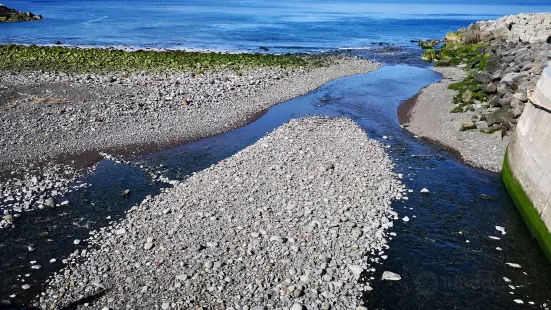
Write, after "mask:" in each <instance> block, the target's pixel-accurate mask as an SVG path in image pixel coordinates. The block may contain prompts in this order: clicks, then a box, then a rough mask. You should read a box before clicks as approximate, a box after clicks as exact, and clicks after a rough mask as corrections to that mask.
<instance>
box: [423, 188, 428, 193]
mask: <svg viewBox="0 0 551 310" xmlns="http://www.w3.org/2000/svg"><path fill="white" fill-rule="evenodd" d="M421 193H422V194H428V193H429V190H428V189H427V188H422V189H421Z"/></svg>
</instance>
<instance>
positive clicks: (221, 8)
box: [0, 0, 551, 53]
mask: <svg viewBox="0 0 551 310" xmlns="http://www.w3.org/2000/svg"><path fill="white" fill-rule="evenodd" d="M4 4H5V5H7V6H8V7H13V8H16V9H18V10H21V11H32V12H34V13H36V14H41V15H43V16H44V18H45V19H44V20H42V21H37V22H29V23H25V22H20V23H3V24H0V43H20V44H40V45H48V44H54V43H56V42H58V41H59V42H62V43H63V44H66V45H78V46H101V47H105V46H116V47H123V48H169V49H196V50H220V51H253V52H255V51H260V49H259V47H261V46H262V47H267V48H269V50H270V52H276V53H280V52H319V51H328V50H335V49H342V48H345V49H346V48H354V49H369V48H371V47H373V46H374V45H377V44H378V43H379V42H385V43H391V44H396V45H399V46H406V45H410V44H411V43H410V40H412V39H413V40H414V39H429V38H441V37H443V36H444V35H445V34H446V32H448V31H451V30H455V29H458V28H460V27H466V26H468V25H469V24H470V23H472V22H475V21H477V20H489V19H496V18H498V17H500V16H503V15H507V14H517V13H521V12H524V13H529V12H541V11H551V1H549V0H532V1H530V0H525V1H518V0H505V1H496V0H490V1H473V0H462V1H454V0H430V1H405V0H385V1H367V0H277V1H274V0H163V1H158V0H132V1H123V0H4Z"/></svg>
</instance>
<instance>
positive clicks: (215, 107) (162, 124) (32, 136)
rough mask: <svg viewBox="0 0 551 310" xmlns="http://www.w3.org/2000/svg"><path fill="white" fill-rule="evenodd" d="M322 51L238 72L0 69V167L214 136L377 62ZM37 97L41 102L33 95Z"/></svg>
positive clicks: (152, 148)
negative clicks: (307, 59) (313, 63)
mask: <svg viewBox="0 0 551 310" xmlns="http://www.w3.org/2000/svg"><path fill="white" fill-rule="evenodd" d="M326 57H327V58H325V59H326V60H327V59H328V60H329V61H330V64H326V65H324V66H322V67H315V68H271V67H267V68H255V69H249V70H247V71H244V72H241V73H240V74H236V73H235V72H234V71H231V70H225V71H220V72H210V71H205V73H203V74H202V75H195V74H193V73H189V72H187V73H179V74H170V75H168V74H164V75H161V74H153V73H145V74H144V73H130V74H128V75H127V76H124V75H122V76H121V75H117V76H115V75H109V74H104V75H101V74H98V75H89V74H51V73H38V72H33V73H27V72H13V71H12V72H10V73H11V74H5V75H3V76H2V77H0V95H4V98H6V97H11V98H8V99H4V100H1V101H0V109H2V110H4V111H5V115H4V118H3V120H2V121H3V124H2V125H3V126H2V128H3V129H2V131H0V138H2V140H3V142H2V144H3V145H4V147H3V148H4V149H5V151H4V156H3V157H2V159H0V170H8V169H10V168H12V167H14V166H18V165H23V164H26V163H30V162H45V161H50V160H52V159H54V158H58V157H62V158H64V159H65V160H66V161H70V160H71V159H74V158H77V159H78V158H82V156H80V155H82V154H86V153H92V154H93V153H95V152H100V151H104V150H111V151H115V153H118V154H123V153H126V154H127V153H129V152H130V153H131V152H135V151H136V150H140V149H143V151H155V150H159V149H160V148H164V147H167V146H172V145H178V144H182V143H185V142H189V141H193V140H196V139H200V138H204V137H207V136H213V135H216V134H220V133H223V132H226V131H228V130H231V129H235V128H237V127H240V126H242V125H244V124H247V123H249V122H250V121H251V120H254V119H256V118H258V116H259V115H262V113H264V112H265V111H266V110H267V109H268V108H270V107H272V106H274V105H275V104H278V103H281V102H284V101H287V100H290V99H292V98H295V97H298V96H301V95H304V94H306V93H308V92H311V91H313V90H315V89H317V88H319V87H320V86H322V85H323V84H325V83H327V82H329V81H332V80H335V79H338V78H341V77H345V76H350V75H355V74H363V73H367V72H370V71H373V70H376V69H378V68H379V67H380V66H381V65H380V64H378V63H374V62H372V61H370V60H365V59H360V58H356V57H345V56H326ZM6 73H8V72H6ZM54 99H55V100H58V101H60V103H59V104H58V103H57V102H58V101H54ZM40 100H46V102H44V103H41V102H40V103H36V102H39V101H40ZM47 100H51V101H53V102H48V101H47ZM182 103H185V104H182ZM60 123H61V125H60ZM31 124H37V126H33V125H31ZM36 127H39V128H36ZM137 133H138V134H137ZM23 141H24V142H25V143H24V145H22V144H23ZM143 151H140V152H141V153H143ZM85 162H86V161H85Z"/></svg>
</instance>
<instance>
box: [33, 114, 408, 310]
mask: <svg viewBox="0 0 551 310" xmlns="http://www.w3.org/2000/svg"><path fill="white" fill-rule="evenodd" d="M392 168H393V164H392V161H391V159H390V158H389V156H388V155H387V154H386V153H385V151H384V147H383V145H382V144H380V143H378V142H376V141H374V140H370V139H368V137H367V136H366V134H365V133H364V132H363V131H362V130H361V128H360V127H359V126H358V125H356V124H355V123H354V122H352V121H351V120H347V119H343V118H338V119H327V118H307V119H300V120H294V121H291V122H290V123H288V124H286V125H283V126H282V127H280V128H278V129H276V130H275V131H274V132H272V133H270V134H268V135H267V136H266V137H264V138H262V139H261V140H259V141H258V142H257V143H255V144H254V145H252V146H250V147H248V148H246V149H244V150H243V151H241V152H239V153H237V154H236V155H234V156H232V157H230V158H228V159H226V160H223V161H221V162H219V163H218V164H217V165H214V166H212V167H211V168H208V169H206V170H204V171H201V172H199V173H197V174H194V175H192V176H191V177H190V178H189V179H187V180H185V181H184V182H182V183H180V184H179V185H177V186H175V187H174V188H172V189H169V190H167V191H166V192H164V193H162V194H161V195H159V196H157V197H154V198H150V199H146V200H145V201H143V202H142V204H141V205H139V206H135V207H133V208H132V209H131V210H129V211H128V213H127V215H126V218H125V219H124V220H122V221H121V222H120V223H117V224H114V225H113V226H111V227H108V228H105V229H101V230H100V231H94V232H91V234H92V237H91V238H90V239H89V240H88V241H87V242H88V244H89V249H88V251H82V252H80V253H74V254H73V255H71V257H70V259H69V265H68V266H67V267H66V268H65V269H64V270H61V271H60V272H59V273H57V274H55V275H54V277H53V278H52V279H51V280H50V281H49V286H48V288H47V289H46V291H45V293H44V294H43V295H42V296H39V298H38V299H37V304H35V306H37V307H41V308H42V309H60V308H61V307H63V306H67V305H69V304H71V305H72V306H75V305H80V306H81V307H85V308H86V309H107V308H109V309H127V308H132V309H159V308H160V309H197V308H201V307H202V308H203V309H204V308H208V309H218V308H220V309H277V308H280V309H281V308H282V307H284V308H287V309H289V308H290V309H296V310H298V309H306V307H308V308H311V309H366V308H365V307H363V306H362V305H363V302H362V299H361V297H362V294H363V293H364V292H365V291H368V290H370V289H371V288H370V287H369V283H368V282H367V280H368V278H369V275H370V274H372V272H373V271H374V270H375V266H376V263H377V262H379V261H380V260H382V259H386V255H385V251H386V249H387V247H388V246H387V240H388V239H389V238H391V237H389V233H388V232H387V230H386V229H387V228H389V227H392V223H393V222H392V221H393V220H395V219H397V214H396V213H395V212H394V211H392V210H391V201H392V199H394V198H398V197H401V196H402V195H403V194H402V193H403V192H404V191H405V188H404V187H403V185H402V184H401V182H400V181H399V180H398V179H397V176H396V175H395V174H394V173H393V172H392ZM390 234H391V235H392V233H390ZM389 274H391V275H393V274H392V273H390V272H387V273H385V275H389ZM387 278H388V277H387ZM397 278H398V276H397V275H394V276H393V277H391V279H393V280H395V279H397ZM88 297H90V298H88ZM79 301H80V302H79Z"/></svg>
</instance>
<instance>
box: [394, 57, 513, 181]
mask: <svg viewBox="0 0 551 310" xmlns="http://www.w3.org/2000/svg"><path fill="white" fill-rule="evenodd" d="M433 70H434V71H436V72H438V73H440V74H441V75H442V80H441V81H440V82H438V83H435V84H431V85H429V86H427V87H425V88H424V89H423V90H421V92H420V93H419V94H418V95H417V97H416V98H415V103H414V106H413V107H412V108H411V110H410V111H408V112H406V113H408V117H407V120H406V121H405V122H404V123H403V125H405V127H406V128H407V130H409V131H410V132H412V133H413V134H415V135H417V136H420V137H423V138H428V139H430V140H432V141H437V142H438V143H440V144H443V145H444V146H445V147H448V148H450V149H453V150H457V151H459V152H460V154H461V157H462V158H463V160H465V162H467V163H469V164H471V165H473V166H476V167H481V168H484V169H488V170H491V171H496V172H497V171H500V170H501V165H502V163H503V154H504V152H505V148H506V147H507V144H508V142H509V137H508V136H504V137H502V133H501V131H498V132H496V133H494V134H481V133H480V132H477V131H474V130H461V129H462V128H461V126H465V124H471V122H472V117H471V115H469V114H467V113H450V108H451V107H453V105H452V100H453V97H454V96H455V94H456V91H454V90H450V89H448V87H449V86H450V85H451V84H452V83H457V82H459V81H461V80H463V78H465V76H466V73H465V71H464V70H463V69H460V68H441V67H438V68H434V69H433Z"/></svg>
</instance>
